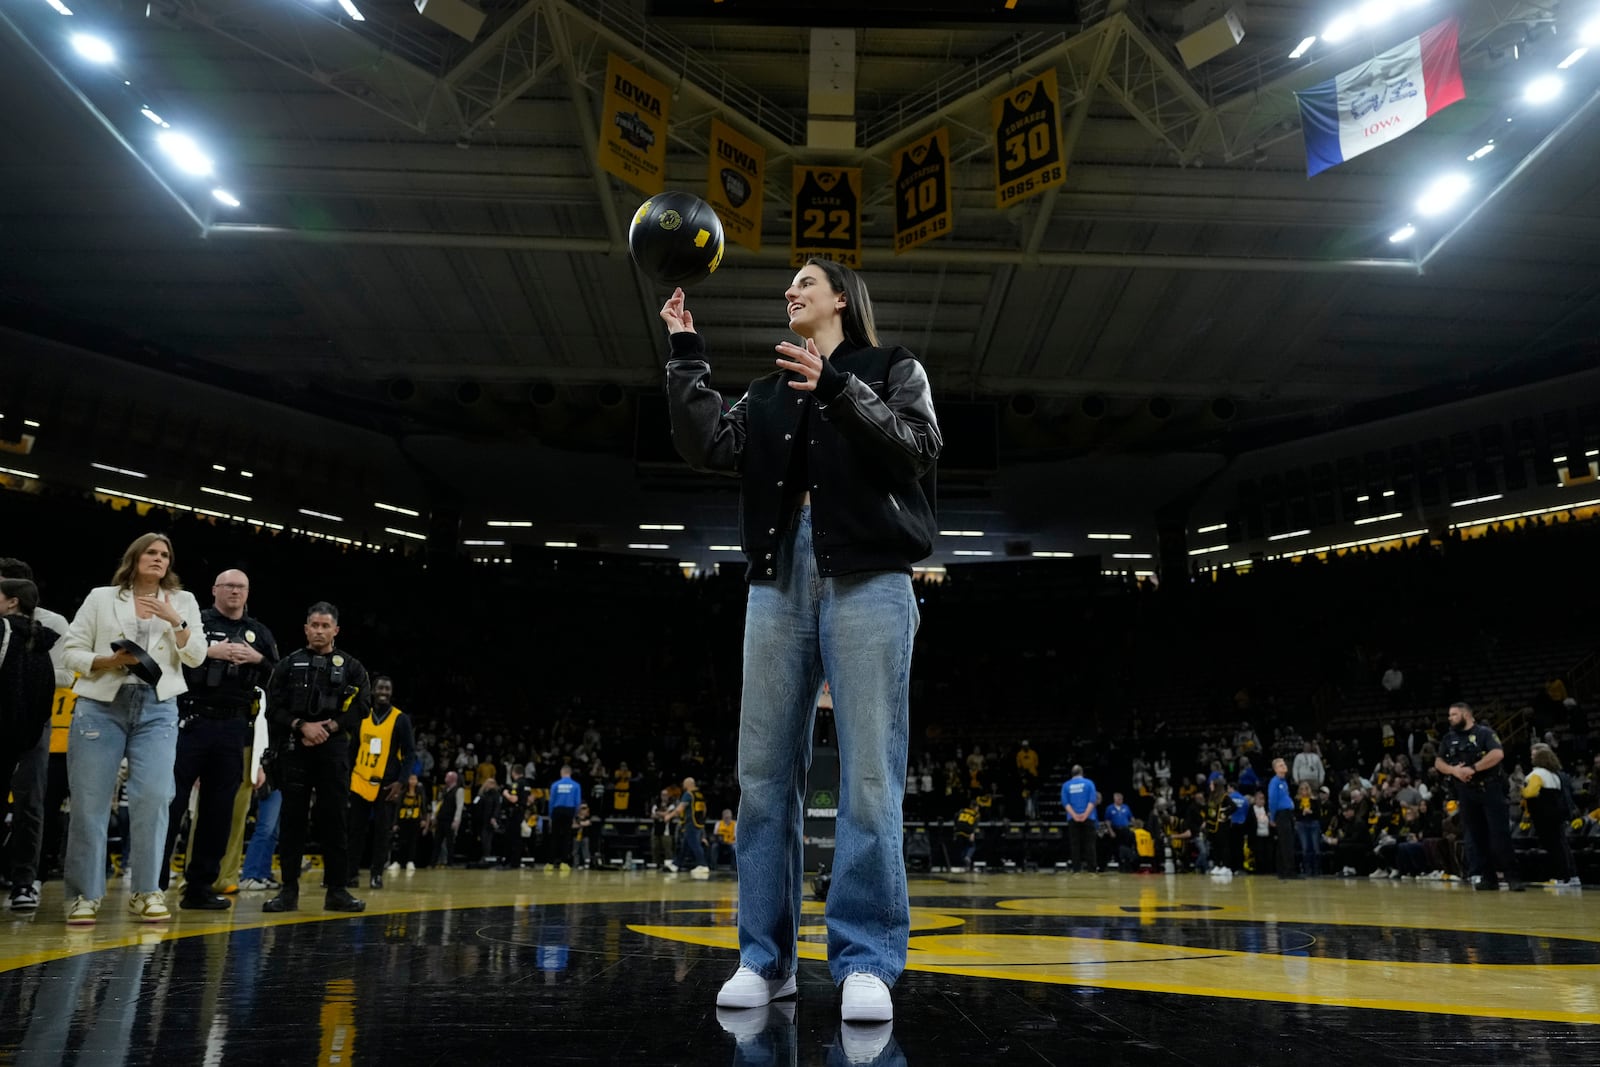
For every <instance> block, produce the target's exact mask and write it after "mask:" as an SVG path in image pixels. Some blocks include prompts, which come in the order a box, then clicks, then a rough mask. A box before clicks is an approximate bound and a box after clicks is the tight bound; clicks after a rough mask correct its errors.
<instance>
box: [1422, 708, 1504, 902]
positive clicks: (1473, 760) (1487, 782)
mask: <svg viewBox="0 0 1600 1067" xmlns="http://www.w3.org/2000/svg"><path fill="white" fill-rule="evenodd" d="M1505 758H1506V751H1505V749H1504V748H1502V747H1501V746H1500V738H1499V736H1497V735H1496V734H1495V732H1494V731H1493V730H1492V729H1490V728H1489V727H1488V726H1485V725H1484V724H1482V723H1479V722H1476V721H1475V720H1474V719H1473V715H1472V708H1471V706H1470V705H1468V704H1466V703H1465V702H1463V701H1457V702H1456V703H1454V704H1451V705H1450V732H1449V733H1447V734H1445V735H1444V743H1443V744H1442V745H1441V746H1440V748H1439V755H1438V756H1437V757H1435V758H1434V761H1433V766H1434V769H1435V770H1437V771H1438V772H1439V773H1440V774H1444V775H1449V776H1450V777H1451V778H1454V779H1455V780H1456V801H1457V802H1458V803H1459V804H1460V808H1461V826H1462V828H1463V829H1464V830H1465V831H1466V834H1467V841H1468V843H1470V844H1471V845H1472V849H1473V852H1474V854H1475V855H1476V856H1477V857H1478V864H1479V866H1480V867H1482V870H1481V871H1479V874H1480V875H1481V877H1480V878H1479V879H1478V888H1479V889H1498V888H1500V877H1499V872H1504V873H1505V876H1506V880H1507V882H1509V883H1510V887H1511V891H1512V892H1513V893H1520V892H1522V882H1521V881H1519V880H1518V879H1517V866H1516V864H1517V858H1516V854H1515V853H1514V852H1513V851H1512V849H1511V810H1510V807H1509V805H1508V804H1507V802H1506V769H1505V767H1504V766H1503V761H1504V760H1505Z"/></svg>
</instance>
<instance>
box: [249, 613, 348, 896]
mask: <svg viewBox="0 0 1600 1067" xmlns="http://www.w3.org/2000/svg"><path fill="white" fill-rule="evenodd" d="M305 631H306V647H305V648H302V649H300V650H299V651H298V652H295V653H293V654H291V655H290V656H288V657H287V658H285V659H283V660H281V661H279V663H278V665H277V667H275V668H274V669H273V671H272V679H271V680H270V681H269V682H268V683H267V718H268V722H269V724H270V726H271V727H272V733H273V754H274V756H275V758H274V759H273V760H272V763H273V764H274V766H273V768H272V770H271V771H270V772H269V773H270V774H271V775H272V776H273V777H274V778H276V779H277V782H278V786H279V788H280V789H282V790H283V812H282V815H281V816H280V824H281V827H282V829H281V832H280V834H281V836H280V838H279V848H278V861H279V864H280V866H281V867H282V870H283V888H282V890H280V891H279V893H278V895H277V896H275V897H273V898H272V899H271V900H269V901H267V902H266V903H265V904H263V905H262V906H261V910H262V911H271V912H279V911H298V910H299V908H300V858H301V855H302V854H303V853H304V851H305V841H306V831H307V829H308V828H309V827H310V823H311V794H312V792H313V791H314V792H315V793H316V795H317V839H318V840H319V841H320V842H321V843H322V867H323V870H322V877H323V883H324V885H325V887H326V889H327V894H326V896H325V897H324V898H323V902H322V906H323V908H324V909H326V910H327V911H364V910H366V907H367V905H366V903H365V902H364V901H360V900H357V899H356V898H355V897H352V896H351V895H350V892H349V890H347V889H346V888H345V885H344V880H345V876H346V853H347V848H346V837H345V830H346V827H345V795H346V794H347V793H348V792H349V791H350V735H351V734H352V733H353V732H354V731H355V730H356V729H357V728H358V727H359V726H360V723H361V720H362V719H364V718H366V717H367V711H368V708H369V707H370V706H371V703H372V694H371V686H370V684H369V683H368V681H367V670H366V668H365V667H363V666H362V665H361V663H360V661H359V660H357V659H356V658H355V657H354V656H351V655H348V654H347V653H344V652H340V651H337V650H336V649H335V648H334V644H333V641H334V638H335V637H337V636H338V635H339V609H338V608H336V607H334V606H333V605H332V604H330V603H328V602H327V601H325V600H319V601H317V602H316V603H315V604H313V605H311V607H309V608H307V609H306V625H305Z"/></svg>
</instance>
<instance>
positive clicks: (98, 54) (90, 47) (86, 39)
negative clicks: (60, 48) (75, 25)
mask: <svg viewBox="0 0 1600 1067" xmlns="http://www.w3.org/2000/svg"><path fill="white" fill-rule="evenodd" d="M72 47H73V50H74V51H76V52H77V53H78V54H79V55H80V56H82V57H83V58H84V59H87V60H88V61H89V62H91V63H100V64H106V63H115V62H116V61H117V52H116V49H114V48H112V47H111V43H110V42H109V41H107V40H106V39H105V38H104V37H96V36H94V35H93V34H90V33H75V34H73V35H72Z"/></svg>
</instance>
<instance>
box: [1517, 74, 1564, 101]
mask: <svg viewBox="0 0 1600 1067" xmlns="http://www.w3.org/2000/svg"><path fill="white" fill-rule="evenodd" d="M1565 85H1566V83H1565V82H1563V81H1562V80H1561V79H1560V77H1558V76H1557V75H1554V74H1545V75H1541V76H1540V77H1537V78H1535V79H1533V81H1531V82H1529V83H1528V85H1527V87H1526V88H1525V89H1523V90H1522V99H1524V100H1526V101H1527V102H1528V103H1530V104H1548V103H1549V102H1550V101H1552V100H1554V99H1555V98H1556V97H1558V96H1560V95H1561V90H1562V89H1563V88H1564V87H1565Z"/></svg>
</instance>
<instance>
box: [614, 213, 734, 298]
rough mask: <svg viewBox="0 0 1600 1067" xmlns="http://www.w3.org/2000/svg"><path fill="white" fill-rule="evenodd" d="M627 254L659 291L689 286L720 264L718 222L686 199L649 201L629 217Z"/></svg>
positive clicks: (720, 252) (719, 222) (717, 219)
mask: <svg viewBox="0 0 1600 1067" xmlns="http://www.w3.org/2000/svg"><path fill="white" fill-rule="evenodd" d="M628 252H629V253H630V254H632V256H633V261H634V262H635V263H636V264H638V266H639V269H640V270H642V271H644V272H645V274H647V275H648V276H649V277H650V278H651V279H652V280H654V281H657V282H660V283H661V284H662V285H684V286H688V285H693V284H694V283H695V282H698V281H701V280H703V279H704V278H706V277H707V276H708V275H710V273H711V272H712V271H714V270H716V269H717V265H718V264H719V263H721V262H722V220H721V219H719V218H717V213H716V212H715V211H713V210H711V205H710V204H708V203H706V202H705V201H704V200H701V199H700V198H699V197H698V196H694V195H692V194H690V193H675V192H670V191H669V192H665V193H659V194H657V195H656V196H652V197H651V198H650V199H649V200H646V201H645V202H644V203H642V204H640V205H639V210H638V211H635V212H634V213H633V224H632V225H631V226H629V227H628Z"/></svg>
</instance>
